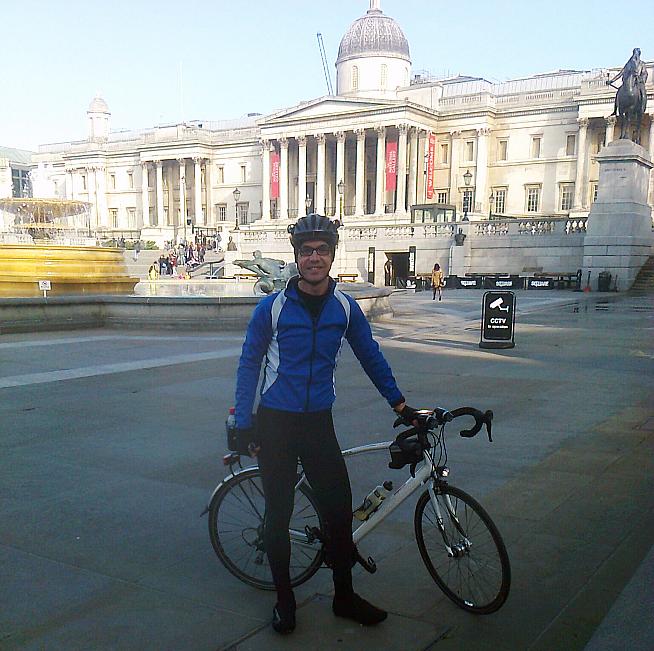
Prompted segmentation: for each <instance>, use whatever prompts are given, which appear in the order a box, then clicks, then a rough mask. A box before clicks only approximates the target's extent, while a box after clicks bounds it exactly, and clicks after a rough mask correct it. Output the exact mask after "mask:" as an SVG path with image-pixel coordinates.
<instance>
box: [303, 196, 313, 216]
mask: <svg viewBox="0 0 654 651" xmlns="http://www.w3.org/2000/svg"><path fill="white" fill-rule="evenodd" d="M304 207H305V208H306V209H307V210H306V212H305V213H304V214H305V215H308V214H309V208H311V197H310V196H309V195H307V198H306V199H305V200H304Z"/></svg>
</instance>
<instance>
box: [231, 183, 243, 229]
mask: <svg viewBox="0 0 654 651" xmlns="http://www.w3.org/2000/svg"><path fill="white" fill-rule="evenodd" d="M232 194H233V195H234V213H235V215H236V223H235V225H234V230H235V231H237V230H238V200H239V199H240V198H241V191H240V190H239V189H238V188H235V189H234V192H232Z"/></svg>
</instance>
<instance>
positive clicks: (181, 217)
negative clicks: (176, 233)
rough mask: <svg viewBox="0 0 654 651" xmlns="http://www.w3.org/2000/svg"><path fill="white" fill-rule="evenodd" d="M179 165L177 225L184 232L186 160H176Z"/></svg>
mask: <svg viewBox="0 0 654 651" xmlns="http://www.w3.org/2000/svg"><path fill="white" fill-rule="evenodd" d="M177 162H178V163H179V220H180V221H179V225H180V226H182V227H183V230H184V231H186V159H184V158H178V159H177Z"/></svg>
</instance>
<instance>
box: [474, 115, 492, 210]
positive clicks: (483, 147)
mask: <svg viewBox="0 0 654 651" xmlns="http://www.w3.org/2000/svg"><path fill="white" fill-rule="evenodd" d="M490 132H491V130H490V129H488V128H486V127H484V128H483V129H477V171H476V173H475V203H477V202H479V204H480V205H481V214H482V215H484V216H485V215H488V212H489V205H488V195H489V192H488V137H489V136H490ZM473 210H474V206H473Z"/></svg>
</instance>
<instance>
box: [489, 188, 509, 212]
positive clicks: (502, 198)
mask: <svg viewBox="0 0 654 651" xmlns="http://www.w3.org/2000/svg"><path fill="white" fill-rule="evenodd" d="M493 194H494V195H495V197H494V198H495V205H494V206H491V208H492V210H493V212H494V213H496V214H498V215H503V214H504V212H505V211H506V188H495V189H494V190H493Z"/></svg>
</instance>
